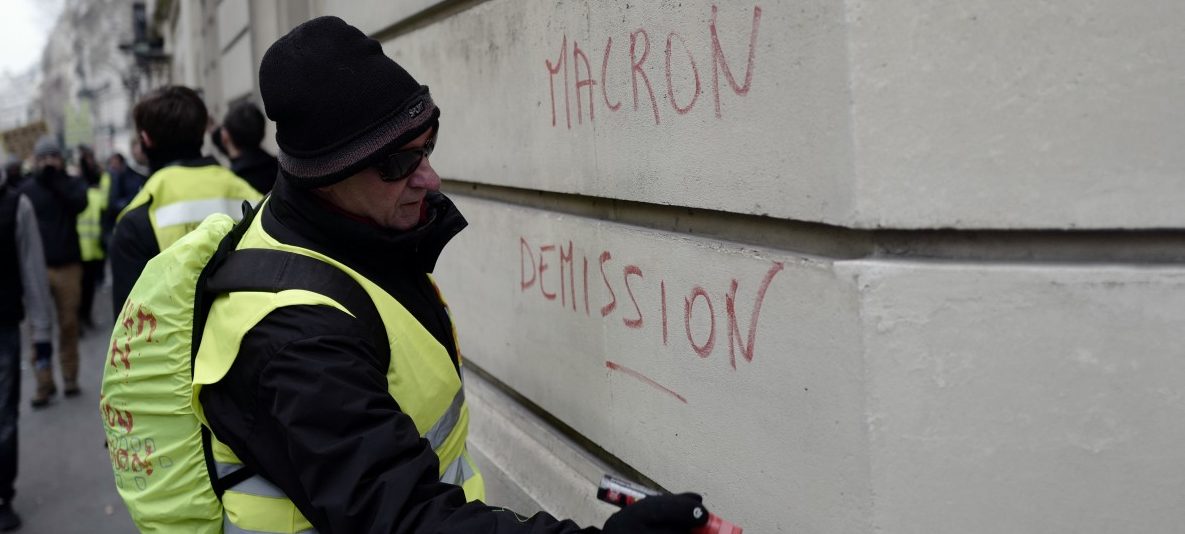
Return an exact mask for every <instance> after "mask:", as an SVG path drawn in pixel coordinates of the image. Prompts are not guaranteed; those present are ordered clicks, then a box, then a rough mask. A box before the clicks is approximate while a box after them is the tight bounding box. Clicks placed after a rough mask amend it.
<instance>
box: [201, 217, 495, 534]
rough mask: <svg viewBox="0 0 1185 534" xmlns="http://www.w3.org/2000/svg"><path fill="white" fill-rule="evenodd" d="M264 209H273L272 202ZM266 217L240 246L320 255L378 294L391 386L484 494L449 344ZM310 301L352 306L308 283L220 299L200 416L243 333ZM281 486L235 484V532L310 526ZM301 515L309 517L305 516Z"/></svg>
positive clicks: (451, 479) (461, 477)
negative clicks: (286, 240)
mask: <svg viewBox="0 0 1185 534" xmlns="http://www.w3.org/2000/svg"><path fill="white" fill-rule="evenodd" d="M261 209H264V210H266V209H267V207H266V205H265V206H264V207H263V208H261ZM263 218H264V216H263V215H261V216H260V217H257V218H256V220H255V221H254V222H253V223H252V225H251V227H250V229H249V230H248V231H247V233H246V234H245V235H244V236H243V239H242V240H241V242H240V244H239V248H240V249H243V248H261V249H273V250H283V251H286V252H292V253H295V254H301V255H304V256H309V257H313V258H316V259H319V260H321V261H324V262H326V263H329V264H331V265H333V266H335V267H337V268H339V269H341V270H342V271H343V272H345V273H346V274H348V275H349V276H350V277H351V278H353V279H354V280H355V281H356V282H358V284H359V285H360V286H361V287H362V288H363V289H364V290H365V291H366V293H367V294H368V295H369V296H370V298H371V299H372V301H373V302H374V304H375V308H376V309H377V310H378V312H379V315H380V316H381V317H382V320H383V326H384V327H385V329H386V331H387V332H386V333H387V339H388V342H389V343H390V363H389V366H388V369H387V389H388V392H389V393H390V394H391V396H392V397H393V398H394V399H395V400H396V402H398V404H399V406H400V408H401V409H402V411H403V412H404V413H405V414H406V415H407V416H408V417H410V418H411V419H412V421H413V422H414V423H415V426H416V429H417V431H418V432H419V433H420V436H422V437H424V438H425V439H427V440H428V442H429V443H430V444H431V446H432V448H433V451H434V452H435V453H436V455H437V457H438V459H439V461H440V472H439V476H440V480H441V481H443V482H447V483H451V484H455V485H458V486H460V487H461V488H463V489H464V491H465V496H466V499H467V500H477V499H482V498H484V494H485V489H484V483H483V481H482V477H481V473H480V472H479V471H478V470H477V469H476V467H475V466H474V464H473V462H472V459H471V458H470V457H469V454H468V453H467V452H466V447H465V441H466V438H467V437H468V431H469V430H468V429H469V409H468V407H467V406H466V404H465V395H464V391H463V389H462V383H461V377H460V374H459V372H458V371H457V368H456V367H454V364H453V361H452V358H451V357H450V356H449V353H448V351H447V350H446V349H445V347H444V346H443V345H441V344H440V342H439V341H437V340H436V338H435V337H433V335H432V334H431V333H429V332H428V331H427V330H426V329H425V328H424V327H423V325H421V324H420V323H419V321H417V320H416V319H415V317H414V316H412V315H411V313H410V312H408V311H407V309H406V308H404V307H403V306H402V305H401V304H399V302H398V301H396V300H395V299H394V298H393V297H391V296H390V295H389V294H387V293H386V292H385V291H383V290H382V289H381V288H379V287H378V286H377V285H375V284H374V283H373V282H371V281H369V280H367V279H366V278H364V277H362V276H361V275H360V274H358V273H357V272H355V271H353V270H351V269H350V268H349V267H346V266H345V265H343V264H341V263H339V262H336V261H334V260H333V259H331V258H328V257H326V256H324V255H322V254H320V253H317V252H315V251H311V250H307V249H303V248H299V247H294V246H291V245H286V244H283V243H280V242H278V241H276V240H275V239H274V238H272V237H271V236H269V235H267V233H266V232H265V231H264V230H263V226H262V219H263ZM308 304H319V305H329V306H332V307H335V308H338V309H341V310H343V311H346V312H347V313H349V310H345V309H344V307H343V306H342V305H341V304H340V303H338V302H336V301H333V300H332V299H331V298H329V297H327V296H325V295H320V294H318V293H312V292H309V291H303V290H284V291H279V292H277V293H269V292H259V291H249V292H234V293H230V294H227V295H222V296H220V297H218V298H217V299H216V300H215V302H214V303H213V306H212V308H211V312H210V315H209V319H208V322H207V323H206V328H205V334H204V335H203V338H202V345H201V347H200V348H199V351H198V356H197V359H196V362H195V365H194V379H193V382H194V393H193V395H192V397H191V398H192V399H194V409H195V410H194V411H195V412H196V413H197V415H198V417H199V418H201V419H202V420H203V421H204V420H205V415H204V413H203V412H202V408H201V406H200V402H199V401H198V399H200V390H201V387H202V386H203V385H208V384H214V383H217V382H218V381H220V380H221V379H222V378H223V377H224V376H225V374H226V372H227V371H228V370H229V369H230V367H231V365H232V364H233V363H234V359H235V358H236V356H237V355H238V353H239V348H240V344H241V342H242V339H243V336H245V335H246V334H247V332H248V331H250V329H251V328H253V327H254V326H255V324H257V323H258V322H259V321H260V320H261V319H262V318H263V317H265V316H266V315H267V314H269V313H270V312H271V311H272V310H275V309H278V308H280V307H283V306H293V305H308ZM396 370H398V373H397V372H396ZM213 454H214V459H215V461H216V462H218V463H220V464H225V465H226V466H235V465H238V464H240V463H241V462H240V461H239V460H238V459H237V458H235V457H234V454H233V452H232V451H230V449H229V448H228V447H226V446H225V445H224V444H222V443H220V442H219V441H218V440H217V436H215V439H214V447H213ZM232 468H233V467H232ZM256 478H257V477H256ZM257 482H258V483H257ZM276 491H277V490H276V489H274V486H273V485H271V484H268V483H267V482H266V481H264V480H262V479H260V480H258V481H256V480H255V479H254V478H252V479H248V481H245V482H244V483H242V484H238V485H236V486H235V487H233V488H230V489H228V490H227V491H226V493H224V494H223V507H224V509H225V512H226V517H227V520H228V522H229V523H231V524H232V525H234V527H235V528H238V529H240V530H227V532H242V531H247V532H250V531H256V532H298V531H300V530H301V529H302V528H304V527H302V526H301V524H302V523H297V522H294V521H292V520H291V513H296V514H297V515H298V516H299V513H298V512H293V511H295V510H296V508H295V505H294V504H292V503H291V501H289V500H287V499H277V498H275V492H276ZM300 519H301V520H302V521H303V519H304V518H303V517H300ZM303 524H307V522H304V523H303Z"/></svg>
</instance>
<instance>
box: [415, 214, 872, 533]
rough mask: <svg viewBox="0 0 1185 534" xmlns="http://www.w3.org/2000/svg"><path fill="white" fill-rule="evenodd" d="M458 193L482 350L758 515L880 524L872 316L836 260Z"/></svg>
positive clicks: (493, 365) (513, 379) (504, 371)
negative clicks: (869, 411) (869, 404)
mask: <svg viewBox="0 0 1185 534" xmlns="http://www.w3.org/2000/svg"><path fill="white" fill-rule="evenodd" d="M457 200H458V202H459V205H460V207H461V209H462V210H463V212H464V213H465V214H466V216H467V217H468V218H469V220H470V221H471V223H472V224H471V226H470V227H469V228H468V229H467V230H465V231H464V232H462V234H461V235H460V236H458V237H457V238H456V239H455V240H454V241H453V242H452V243H451V244H450V245H449V247H448V248H447V249H446V251H445V253H444V256H443V257H442V258H441V259H440V262H439V268H438V277H439V280H440V283H441V287H442V290H443V291H444V292H445V296H446V298H448V299H449V302H450V304H451V306H452V311H453V316H454V317H455V319H456V323H457V327H458V329H459V332H460V336H461V337H460V340H461V342H460V345H461V350H462V353H463V354H464V355H465V357H466V359H467V361H470V362H473V363H475V364H477V365H479V366H481V367H482V368H483V369H486V370H487V371H489V372H491V373H493V374H494V375H495V376H496V377H497V378H498V379H499V380H500V381H502V382H504V383H506V384H508V385H509V386H511V387H512V388H514V390H515V391H517V392H518V393H521V394H522V395H525V396H526V397H527V398H529V399H531V400H532V401H534V402H535V403H537V404H539V405H540V406H542V407H543V408H544V409H545V410H547V411H548V412H549V413H551V414H552V415H554V416H556V417H558V418H559V419H560V420H562V421H564V422H565V423H567V424H568V425H571V426H572V427H573V428H575V429H576V430H577V431H578V432H580V433H582V434H583V435H585V436H586V437H588V438H589V439H591V440H593V441H594V442H595V443H597V444H598V445H599V446H600V447H603V448H604V449H606V450H608V451H609V452H610V453H612V454H614V455H616V456H618V457H619V458H621V459H622V460H624V461H625V462H626V463H628V464H629V465H631V466H632V467H634V468H636V469H639V470H640V471H641V472H643V473H645V474H646V475H647V476H649V477H652V478H653V479H655V480H657V481H658V482H659V483H661V484H663V485H664V486H666V487H668V488H669V489H672V490H685V491H689V490H695V491H701V492H703V493H704V495H705V496H706V499H707V502H709V503H711V506H712V510H713V511H716V512H718V513H720V514H721V515H723V516H724V517H729V518H734V519H735V521H737V522H739V523H740V524H742V525H743V526H744V527H746V529H748V530H747V531H752V532H855V531H862V530H866V524H865V523H864V518H865V516H866V515H867V507H868V499H869V496H868V493H867V479H868V474H867V471H866V469H867V464H866V460H865V452H866V450H867V446H866V445H865V437H864V430H863V428H864V424H863V421H864V418H863V415H862V414H863V408H862V403H863V391H862V389H861V387H862V386H861V385H862V378H863V368H862V359H861V351H860V339H861V338H860V334H859V331H858V330H857V328H856V327H857V324H858V316H857V310H856V308H855V304H856V303H855V300H854V293H853V292H851V291H850V290H848V289H847V288H846V287H845V286H844V285H842V284H840V283H839V281H838V280H837V279H836V277H835V276H834V275H833V274H832V273H831V271H830V269H829V267H828V266H827V265H826V264H825V263H820V262H818V261H815V260H812V259H810V258H804V257H798V256H794V255H790V254H785V253H776V252H773V251H768V250H759V249H752V248H748V247H743V246H738V245H733V244H728V243H720V242H712V241H706V240H702V239H695V238H689V237H684V236H673V235H669V234H663V233H659V232H653V231H648V230H642V229H638V228H634V227H629V226H623V225H618V224H611V223H605V222H600V221H596V220H591V219H582V218H578V217H571V216H560V215H555V214H552V213H548V212H544V211H539V210H531V209H524V208H521V207H509V206H505V205H501V204H497V203H492V202H489V201H480V200H472V199H466V198H458V199H457ZM561 255H562V258H564V259H561ZM567 258H571V260H568V259H567ZM586 261H587V265H588V274H587V286H586V285H585V280H586V277H585V262H586ZM734 280H735V281H736V284H737V285H736V289H735V290H733V289H731V288H732V283H733V281H734ZM586 287H587V290H586ZM763 287H764V288H765V292H764V294H763V293H762V291H761V289H762V288H763ZM664 292H665V296H666V298H665V303H666V304H665V310H666V313H665V320H664V312H663V310H664V305H663V303H664V298H663V294H664ZM730 295H732V296H731V297H730ZM689 309H690V315H689V314H688V310H689ZM733 316H735V325H734V322H733V320H732V317H733ZM748 350H751V352H747V351H748ZM749 355H751V356H752V358H749ZM734 362H735V368H734V366H733V364H734ZM591 489H592V488H591V487H590V495H589V496H590V498H591ZM559 513H562V511H561V512H559Z"/></svg>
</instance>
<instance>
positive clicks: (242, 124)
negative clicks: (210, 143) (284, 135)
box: [211, 102, 279, 194]
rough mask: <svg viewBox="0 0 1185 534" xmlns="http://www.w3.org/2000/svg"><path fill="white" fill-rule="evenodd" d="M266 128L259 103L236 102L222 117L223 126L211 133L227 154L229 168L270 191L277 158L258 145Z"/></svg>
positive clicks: (262, 189)
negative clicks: (257, 104)
mask: <svg viewBox="0 0 1185 534" xmlns="http://www.w3.org/2000/svg"><path fill="white" fill-rule="evenodd" d="M266 128H267V123H266V122H264V118H263V113H262V112H261V111H259V107H258V106H256V105H255V104H254V103H252V102H239V103H237V104H235V105H234V106H231V108H230V111H227V112H226V116H225V117H223V118H222V127H221V128H217V129H215V131H214V132H213V133H212V135H211V138H212V139H213V140H214V144H215V145H216V146H218V148H219V149H221V150H222V151H223V152H225V153H226V155H227V156H228V157H230V170H231V171H233V172H234V173H235V174H237V175H239V177H241V178H242V179H244V180H247V183H250V184H251V186H252V187H254V188H255V189H257V190H258V191H259V192H260V193H263V194H267V193H268V192H269V191H271V190H272V186H273V185H275V183H276V173H277V172H279V164H278V163H277V162H276V157H275V156H273V155H271V154H268V153H267V152H266V151H265V150H263V149H262V148H260V146H259V145H260V143H262V142H263V135H264V132H265V131H266Z"/></svg>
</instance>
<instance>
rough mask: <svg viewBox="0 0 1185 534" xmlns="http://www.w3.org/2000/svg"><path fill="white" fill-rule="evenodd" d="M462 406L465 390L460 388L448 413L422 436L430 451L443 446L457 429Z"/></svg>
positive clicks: (463, 404)
mask: <svg viewBox="0 0 1185 534" xmlns="http://www.w3.org/2000/svg"><path fill="white" fill-rule="evenodd" d="M464 406H465V390H464V389H463V388H462V389H460V390H457V395H456V396H454V397H453V402H452V404H450V405H449V407H448V411H446V412H444V415H442V416H441V417H440V419H437V420H436V423H434V424H433V425H432V429H430V430H428V432H427V433H425V434H424V439H427V440H428V443H431V444H432V450H436V449H439V448H440V446H441V445H443V444H444V439H445V438H447V437H448V435H449V434H452V433H453V429H454V428H456V427H457V421H460V420H461V408H462V407H464ZM442 480H443V479H442Z"/></svg>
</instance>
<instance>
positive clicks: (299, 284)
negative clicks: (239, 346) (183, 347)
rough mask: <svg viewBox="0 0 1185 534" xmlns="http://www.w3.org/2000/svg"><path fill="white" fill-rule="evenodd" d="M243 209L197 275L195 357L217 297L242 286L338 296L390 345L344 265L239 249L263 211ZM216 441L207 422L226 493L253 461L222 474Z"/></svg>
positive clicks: (249, 472)
mask: <svg viewBox="0 0 1185 534" xmlns="http://www.w3.org/2000/svg"><path fill="white" fill-rule="evenodd" d="M261 205H262V203H261ZM243 209H244V216H243V220H242V221H241V222H240V223H239V224H238V225H236V226H235V228H234V229H233V230H232V231H231V232H230V233H229V234H227V236H226V237H225V238H224V239H223V241H222V243H220V244H219V248H218V251H217V252H215V254H214V257H213V258H212V259H211V261H210V263H209V264H207V266H206V268H205V269H204V270H203V271H202V274H201V276H200V277H199V279H198V288H197V298H196V299H195V310H194V333H193V336H194V341H193V354H192V357H193V359H195V360H196V358H197V350H198V347H200V345H201V335H202V330H204V329H205V322H206V319H207V318H208V316H209V313H210V307H211V306H212V304H213V301H214V299H215V298H216V297H217V296H218V295H221V294H226V293H233V292H238V291H256V292H269V293H278V292H280V291H285V290H290V289H299V290H304V291H309V292H313V293H318V294H321V295H324V296H326V297H329V298H331V299H333V300H335V301H337V302H338V303H339V304H341V305H342V306H343V307H345V308H346V309H347V310H349V312H350V313H351V314H353V315H354V317H355V318H357V319H358V320H359V321H360V322H361V324H362V325H363V326H364V328H365V329H366V332H367V334H368V336H369V337H370V341H371V342H372V343H374V346H375V349H376V350H379V351H382V352H383V353H386V352H387V351H389V347H390V344H389V340H388V338H387V330H386V328H385V326H384V324H383V319H382V316H381V315H380V314H379V311H378V308H377V307H376V306H375V304H374V299H372V298H371V297H370V294H369V293H367V292H366V290H365V289H364V288H363V287H362V285H361V284H359V283H358V281H357V280H354V279H353V278H352V277H350V275H348V274H346V273H345V272H344V271H342V270H341V269H339V268H337V267H335V266H333V265H331V264H329V263H326V262H324V261H321V260H318V259H316V258H313V257H309V256H305V255H302V254H296V253H293V252H286V251H283V250H274V249H243V250H235V247H237V246H238V243H239V241H240V240H241V239H242V237H243V234H245V233H246V231H247V228H249V227H250V225H251V221H252V220H253V219H254V218H255V216H256V214H257V212H258V211H259V208H258V207H256V208H254V209H252V208H251V207H250V206H249V204H247V203H246V202H244V206H243ZM192 363H193V362H191V368H192ZM211 441H212V435H211V433H210V430H209V429H208V428H206V427H205V426H204V425H203V426H202V443H203V445H204V449H205V451H204V452H205V455H206V468H207V471H208V472H209V475H210V481H211V482H212V484H213V486H214V492H215V493H216V494H217V495H218V498H219V499H221V498H222V494H223V493H224V492H225V491H226V490H227V489H230V488H232V487H234V485H235V484H238V483H239V482H242V481H244V480H246V479H248V478H250V477H252V476H254V474H255V471H254V469H252V468H251V467H249V466H244V467H242V468H240V469H238V470H236V471H233V472H231V473H229V474H227V475H226V476H223V477H219V476H218V473H217V470H216V468H215V464H214V456H213V452H212V451H213V449H212V443H211Z"/></svg>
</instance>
